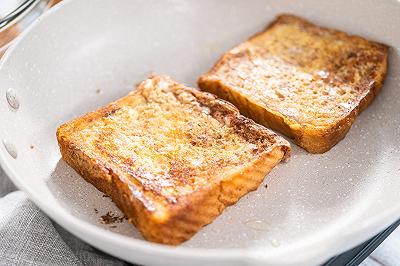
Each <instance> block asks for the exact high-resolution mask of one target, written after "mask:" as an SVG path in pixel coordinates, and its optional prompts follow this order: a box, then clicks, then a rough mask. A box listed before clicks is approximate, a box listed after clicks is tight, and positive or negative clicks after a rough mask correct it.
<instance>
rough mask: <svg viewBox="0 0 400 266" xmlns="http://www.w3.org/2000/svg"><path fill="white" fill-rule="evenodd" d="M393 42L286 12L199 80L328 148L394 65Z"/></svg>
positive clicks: (305, 142) (304, 141) (315, 149)
mask: <svg viewBox="0 0 400 266" xmlns="http://www.w3.org/2000/svg"><path fill="white" fill-rule="evenodd" d="M387 56H388V46H386V45H384V44H380V43H376V42H372V41H367V40H365V39H363V38H361V37H358V36H349V35H347V34H346V33H343V32H340V31H337V30H332V29H327V28H322V27H318V26H315V25H313V24H312V23H310V22H308V21H306V20H304V19H301V18H299V17H296V16H292V15H281V16H278V17H277V19H276V20H275V21H274V22H272V23H271V24H270V25H269V26H268V27H267V29H266V30H265V31H263V32H261V33H259V34H256V35H255V36H253V37H251V38H250V39H249V40H248V41H247V42H245V43H242V44H240V45H239V46H237V47H235V48H233V49H232V50H231V51H229V52H227V53H225V54H224V55H223V56H222V57H221V59H220V60H219V61H218V62H217V63H216V64H215V65H214V66H213V68H212V69H211V70H210V71H209V72H208V73H206V74H204V75H202V76H201V77H200V79H199V81H198V84H199V87H200V88H201V89H202V90H204V91H209V92H211V93H214V94H216V95H218V96H219V97H221V98H223V99H225V100H228V101H230V102H232V103H233V104H234V105H235V106H237V107H238V108H239V110H240V111H241V113H243V114H244V115H246V116H249V117H250V118H252V119H254V120H255V121H257V122H259V123H261V124H263V125H266V126H269V127H271V128H272V129H275V130H278V131H280V132H281V133H283V134H285V135H287V136H289V137H290V138H293V139H294V141H295V142H296V143H297V144H298V145H299V146H301V147H303V148H305V149H306V150H307V151H309V152H312V153H323V152H326V151H328V150H329V149H330V148H332V147H333V146H334V145H335V144H336V143H337V142H339V141H340V140H341V139H343V138H344V136H345V135H346V133H347V132H348V130H349V129H350V127H351V125H352V123H353V121H354V119H355V117H356V116H357V115H358V114H359V113H360V112H361V111H362V110H363V109H365V108H366V107H367V106H368V105H369V104H370V103H371V102H372V100H373V99H374V97H375V96H376V95H377V93H378V92H379V90H380V88H381V87H382V83H383V80H384V77H385V75H386V72H387Z"/></svg>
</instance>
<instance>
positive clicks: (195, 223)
mask: <svg viewBox="0 0 400 266" xmlns="http://www.w3.org/2000/svg"><path fill="white" fill-rule="evenodd" d="M57 140H58V143H59V147H60V150H61V154H62V157H63V159H64V160H65V161H66V162H67V163H68V164H69V165H70V166H71V167H72V168H74V169H75V170H76V171H77V172H78V173H80V174H81V175H82V177H83V178H84V179H86V180H87V181H88V182H90V183H92V184H93V185H94V186H95V187H96V188H97V189H99V190H101V191H102V192H104V193H105V194H107V195H109V196H110V197H111V198H112V200H113V201H114V202H115V203H116V205H117V206H118V207H119V208H120V209H121V210H122V211H123V212H124V213H125V215H126V216H127V217H128V220H129V221H130V222H131V223H132V224H134V225H135V226H136V227H137V228H138V229H139V231H140V232H141V233H142V235H143V236H144V238H145V239H147V240H150V241H154V242H159V243H165V244H172V245H176V244H179V243H181V242H183V241H185V240H187V239H189V238H190V237H191V236H192V235H194V234H195V233H196V232H197V231H198V230H200V229H201V227H202V226H204V225H206V224H208V223H210V222H211V221H212V220H213V219H214V218H215V217H217V216H218V215H219V214H220V213H221V212H222V211H223V210H224V208H225V207H226V206H228V205H231V204H234V203H235V202H236V201H238V200H239V198H240V197H242V196H243V195H245V194H246V193H248V192H249V191H251V190H254V189H256V188H257V187H258V186H259V184H260V183H261V182H262V180H263V179H264V176H265V175H266V174H267V173H268V172H269V171H271V169H272V168H273V167H274V166H275V165H276V164H277V163H279V162H280V161H281V160H284V159H286V158H288V156H289V153H290V145H289V143H288V142H287V141H286V140H284V139H283V138H282V137H280V136H277V135H276V134H275V133H274V132H272V131H270V130H268V129H266V128H264V127H263V126H261V125H258V124H256V123H255V122H253V121H252V120H250V119H248V118H245V117H243V116H241V115H240V114H239V112H238V110H237V109H236V107H234V106H233V105H231V104H230V103H228V102H225V101H223V100H220V99H218V98H216V97H215V96H214V95H212V94H210V93H207V92H202V91H199V90H196V89H192V88H188V87H186V86H184V85H181V84H178V83H177V82H175V81H173V80H172V79H171V78H170V77H168V76H152V77H150V78H148V79H147V80H145V81H143V82H142V83H141V84H140V85H139V86H138V88H137V90H135V91H133V92H131V93H130V94H129V95H127V96H126V97H124V98H122V99H120V100H117V101H115V102H113V103H111V104H109V105H107V106H105V107H103V108H101V109H100V110H97V111H95V112H92V113H89V114H86V115H85V116H83V117H81V118H78V119H75V120H73V121H70V122H67V123H66V124H63V125H61V126H60V127H59V128H58V129H57Z"/></svg>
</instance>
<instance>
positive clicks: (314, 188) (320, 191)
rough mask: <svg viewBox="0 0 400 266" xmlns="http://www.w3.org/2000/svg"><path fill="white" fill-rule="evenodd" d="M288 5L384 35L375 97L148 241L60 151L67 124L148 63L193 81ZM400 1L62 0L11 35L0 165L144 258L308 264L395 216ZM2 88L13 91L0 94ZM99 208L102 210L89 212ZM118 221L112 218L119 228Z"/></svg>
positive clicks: (399, 180) (107, 243) (95, 233)
mask: <svg viewBox="0 0 400 266" xmlns="http://www.w3.org/2000/svg"><path fill="white" fill-rule="evenodd" d="M282 12H289V13H294V14H297V15H300V16H304V17H306V18H308V19H310V20H312V21H313V22H315V23H318V24H320V25H324V26H329V27H333V28H337V29H341V30H344V31H347V32H349V33H352V34H359V35H361V36H364V37H367V38H370V39H373V40H376V41H379V42H383V43H386V44H388V45H390V46H391V47H392V49H391V53H390V71H389V73H388V76H387V78H386V82H385V85H384V88H383V90H382V91H381V93H380V95H378V97H377V98H376V100H375V101H374V103H373V104H372V105H371V106H370V107H369V108H368V109H367V110H366V111H364V112H363V113H362V114H361V115H360V117H358V118H357V120H356V122H355V124H354V125H353V127H352V129H351V130H350V132H349V134H348V135H347V137H346V138H345V139H344V140H343V141H341V142H340V143H339V144H338V145H336V146H335V147H334V148H333V149H332V150H331V151H329V152H327V153H325V154H322V155H311V154H308V153H306V152H305V151H304V150H302V149H300V148H298V147H296V146H295V145H293V156H292V158H291V161H290V162H288V163H286V164H281V165H279V166H278V167H277V168H275V169H274V170H273V171H272V173H271V174H270V175H269V177H268V182H269V183H268V188H265V186H264V184H263V185H261V186H260V188H259V189H258V190H257V191H255V192H253V193H250V194H248V195H247V196H245V197H244V198H243V199H241V200H240V201H239V202H238V203H237V204H236V205H235V206H232V207H229V208H228V209H227V210H226V211H225V212H224V213H223V214H222V215H221V216H220V217H218V218H217V219H216V220H215V221H214V222H213V223H212V224H210V225H208V226H206V227H205V228H204V229H202V230H201V231H200V232H199V233H198V234H196V235H195V236H194V237H193V238H192V239H191V240H190V241H188V242H186V243H184V244H183V245H181V246H179V247H170V246H164V245H158V244H153V243H150V242H146V241H144V240H142V238H141V236H140V235H139V233H138V232H137V231H136V229H135V228H134V227H133V226H130V225H129V224H127V223H126V222H123V223H117V224H115V225H114V226H111V225H107V224H102V223H100V222H99V218H100V216H101V215H104V214H105V213H107V212H108V211H112V212H113V213H114V214H115V215H119V214H120V213H119V211H118V209H117V208H116V207H115V206H114V205H113V203H112V202H111V201H110V200H109V199H108V198H104V197H102V194H101V193H100V192H98V191H97V190H96V189H95V188H94V187H92V186H91V185H89V184H87V183H86V182H84V181H83V179H82V178H80V177H79V175H78V174H76V173H75V172H74V171H73V170H71V168H69V167H68V166H66V164H65V163H64V162H63V161H62V160H61V158H60V153H59V151H58V147H57V142H56V138H55V130H56V127H57V126H58V125H60V124H61V123H63V122H65V121H67V120H69V119H71V118H74V117H77V116H80V115H82V114H84V113H86V112H88V111H92V110H95V109H96V108H98V107H100V106H102V105H104V104H106V103H107V102H110V101H112V100H115V99H117V98H119V97H121V96H123V95H125V94H127V93H128V92H129V91H130V90H131V89H132V88H133V87H134V84H136V83H137V82H139V81H140V80H142V79H143V78H145V77H146V76H147V75H148V74H149V73H150V72H152V71H155V72H158V73H165V74H168V75H171V76H173V77H174V78H176V79H177V80H178V81H180V82H184V83H187V84H189V85H193V86H195V81H196V79H197V77H198V76H199V75H200V74H201V73H203V72H205V71H206V70H207V69H208V68H210V67H211V65H212V64H213V63H214V62H215V60H216V59H217V58H218V57H219V56H220V55H221V54H222V53H223V52H224V51H226V50H227V49H228V48H230V47H232V46H233V45H235V44H237V43H239V42H241V41H243V40H245V39H246V38H247V37H248V36H250V35H252V34H254V33H256V32H257V31H259V30H261V29H263V28H264V27H265V26H266V25H267V23H269V22H270V21H271V20H272V19H273V18H274V17H275V16H276V15H277V14H279V13H282ZM399 27H400V3H399V2H397V1H394V0H392V1H390V0H387V1H372V0H367V1H361V0H359V1H347V0H343V1H341V0H333V1H329V2H328V1H318V0H315V1H311V0H307V1H289V0H287V1H273V0H271V1H264V0H259V1H257V0H253V1H228V0H226V1H211V0H210V1H184V0H182V1H178V0H168V1H161V0H160V1H155V0H152V1H140V0H131V1H129V0H119V1H112V0H86V1H78V0H75V1H66V2H65V3H64V4H61V5H60V6H58V7H56V8H55V9H54V10H52V11H50V13H48V14H46V15H45V16H44V17H42V18H41V19H40V20H39V21H38V22H37V23H35V24H34V25H33V26H32V27H31V28H30V29H29V30H28V31H27V32H25V33H24V34H23V36H21V38H19V40H18V41H17V42H16V43H15V46H14V47H13V48H12V49H11V50H9V51H8V52H7V54H6V56H5V58H4V59H3V62H2V65H1V69H0V94H1V95H0V114H1V121H0V162H1V166H2V167H3V169H4V170H5V171H6V173H7V174H8V175H9V176H10V177H11V178H12V180H13V181H14V182H15V183H16V185H17V186H18V187H19V188H20V189H22V190H24V191H26V192H27V193H28V195H29V197H30V198H31V199H32V200H33V201H34V202H35V203H36V204H37V205H38V206H39V207H40V208H41V209H42V210H43V211H44V212H46V213H47V214H48V215H49V216H50V217H51V218H52V219H54V220H55V221H56V222H57V223H59V224H60V225H62V226H63V227H65V228H66V229H67V230H69V231H70V232H72V233H73V234H75V235H76V236H78V237H79V238H81V239H83V240H84V241H86V242H88V243H90V244H92V245H93V246H95V247H97V248H99V249H101V250H103V251H105V252H108V253H110V254H113V255H115V256H117V257H120V258H122V259H125V260H127V261H130V262H136V263H141V264H147V265H188V264H190V265H203V264H205V263H211V264H218V265H243V264H248V265H312V264H318V263H321V262H323V261H324V260H326V259H328V258H329V257H331V256H333V255H335V254H337V253H339V252H342V251H344V250H346V249H349V248H351V247H353V246H355V245H357V244H358V243H360V242H362V241H364V240H366V239H368V238H370V237H372V236H373V235H374V234H376V233H378V232H379V231H380V230H382V229H384V228H385V227H386V226H388V225H389V224H391V223H392V222H394V221H395V220H396V219H398V218H399V217H400V97H399V92H400V88H399V87H400V79H399V72H400V34H399ZM6 94H8V95H7V96H8V101H7V99H6ZM95 208H96V209H97V210H98V213H96V212H95V211H94V209H95ZM114 227H115V228H114Z"/></svg>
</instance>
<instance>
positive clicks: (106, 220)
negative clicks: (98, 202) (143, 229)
mask: <svg viewBox="0 0 400 266" xmlns="http://www.w3.org/2000/svg"><path fill="white" fill-rule="evenodd" d="M125 219H126V217H125V216H118V215H116V214H114V213H113V212H111V211H109V212H107V213H106V214H104V215H102V216H100V222H101V223H102V224H114V223H122V222H123V221H124V220H125Z"/></svg>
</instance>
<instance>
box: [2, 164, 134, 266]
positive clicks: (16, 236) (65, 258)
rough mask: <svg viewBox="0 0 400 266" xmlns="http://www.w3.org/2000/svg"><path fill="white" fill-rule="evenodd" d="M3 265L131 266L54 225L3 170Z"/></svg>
mask: <svg viewBox="0 0 400 266" xmlns="http://www.w3.org/2000/svg"><path fill="white" fill-rule="evenodd" d="M0 265H46V266H47V265H131V264H128V263H126V262H123V261H120V260H118V259H116V258H114V257H112V256H109V255H107V254H105V253H103V252H101V251H99V250H97V249H95V248H93V247H91V246H90V245H88V244H86V243H84V242H82V241H81V240H79V239H78V238H76V237H74V236H73V235H71V234H70V233H68V232H67V231H65V230H64V229H63V228H61V227H60V226H59V225H58V224H56V223H55V222H53V221H51V220H50V219H49V218H48V217H47V216H46V215H45V214H44V213H43V212H42V211H41V210H39V209H38V208H37V207H36V206H35V204H33V203H32V202H31V201H30V200H29V199H28V198H27V197H26V195H25V193H23V192H22V191H17V190H16V188H15V186H14V185H13V184H12V182H11V181H10V180H9V179H8V178H7V177H6V175H5V174H4V172H3V171H2V170H1V169H0Z"/></svg>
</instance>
